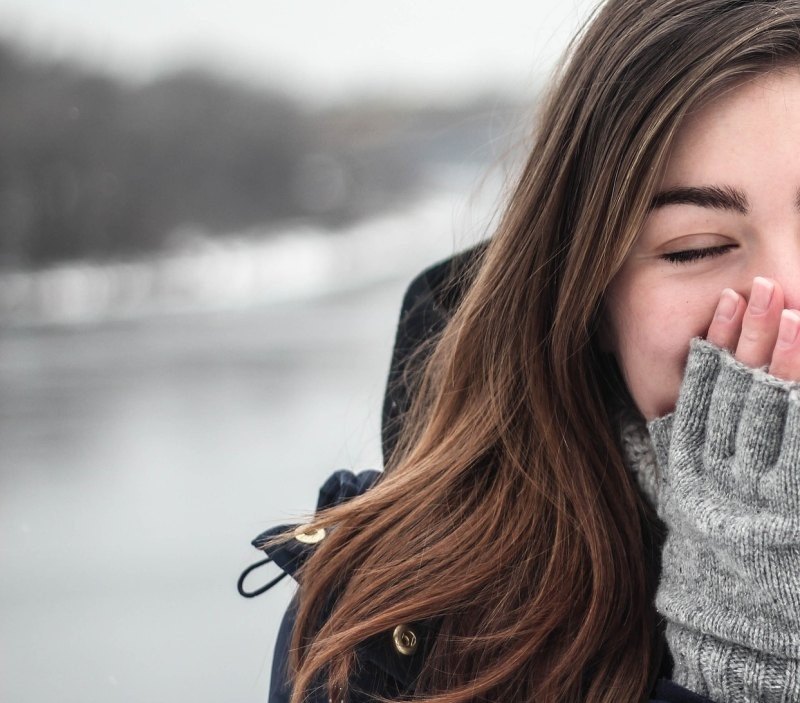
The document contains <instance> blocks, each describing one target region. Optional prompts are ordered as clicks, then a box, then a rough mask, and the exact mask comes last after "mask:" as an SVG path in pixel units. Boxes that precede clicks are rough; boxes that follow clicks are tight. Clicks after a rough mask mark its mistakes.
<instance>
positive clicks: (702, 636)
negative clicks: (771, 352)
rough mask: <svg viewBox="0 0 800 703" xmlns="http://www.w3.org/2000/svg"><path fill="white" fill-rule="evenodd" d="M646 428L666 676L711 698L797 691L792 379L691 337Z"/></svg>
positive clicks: (797, 389) (798, 489)
mask: <svg viewBox="0 0 800 703" xmlns="http://www.w3.org/2000/svg"><path fill="white" fill-rule="evenodd" d="M647 429H648V430H649V433H650V437H651V438H652V444H653V448H654V450H655V457H656V461H657V468H656V477H655V478H656V480H655V485H654V486H653V487H652V491H651V492H652V494H653V496H652V497H653V498H654V499H655V502H656V505H657V510H658V514H659V517H660V518H661V519H662V520H663V521H664V523H665V525H666V526H667V530H668V532H667V537H666V541H665V543H664V548H663V551H662V565H661V580H660V582H659V587H658V591H657V594H656V608H657V610H658V611H659V613H661V614H662V615H663V616H664V617H665V618H666V620H667V623H666V630H665V636H666V639H667V643H668V645H669V648H670V651H671V653H672V656H673V659H674V661H675V666H674V670H673V680H674V681H675V682H676V683H678V684H680V685H681V686H685V687H686V688H688V689H690V690H692V691H695V692H697V693H699V694H701V695H704V696H707V697H709V698H711V699H712V700H714V701H718V702H719V703H734V702H736V703H739V702H745V701H746V702H748V703H749V702H752V701H759V702H763V703H773V702H774V703H779V702H780V703H786V702H788V701H800V384H797V383H790V382H786V381H782V380H780V379H778V378H776V377H774V376H772V375H770V374H769V373H767V372H766V371H765V370H764V369H752V368H749V367H747V366H745V365H743V364H741V363H740V362H738V361H737V360H736V359H734V358H733V356H731V355H730V354H729V353H728V352H727V351H725V350H723V349H720V348H718V347H716V346H715V345H713V344H711V343H710V342H707V341H705V340H702V339H700V338H695V339H693V340H692V341H691V344H690V352H689V356H688V360H687V364H686V370H685V372H684V376H683V383H682V385H681V389H680V393H679V397H678V401H677V403H676V406H675V410H674V412H672V413H670V414H668V415H665V416H664V417H660V418H657V419H655V420H652V421H651V422H649V423H648V424H647ZM640 483H641V479H640ZM650 483H651V484H652V483H653V482H652V481H651V482H650Z"/></svg>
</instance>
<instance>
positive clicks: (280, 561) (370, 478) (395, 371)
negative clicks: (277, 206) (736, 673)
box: [239, 243, 713, 703]
mask: <svg viewBox="0 0 800 703" xmlns="http://www.w3.org/2000/svg"><path fill="white" fill-rule="evenodd" d="M484 250H485V243H482V244H479V245H478V246H476V247H473V248H472V249H469V250H467V251H465V252H462V253H461V254H458V255H456V256H454V257H451V258H450V259H447V260H446V261H443V262H440V263H438V264H435V265H434V266H431V267H429V268H428V269H426V270H425V271H423V272H422V273H421V274H419V275H418V276H417V277H416V278H415V279H414V280H413V281H412V282H411V284H410V286H409V287H408V290H407V291H406V294H405V296H404V298H403V303H402V308H401V312H400V320H399V324H398V328H397V334H396V339H395V346H394V351H393V353H392V361H391V366H390V371H389V378H388V383H387V391H386V394H385V397H384V404H383V418H382V428H381V432H382V442H383V455H384V459H386V458H387V457H388V456H389V454H390V453H391V451H392V449H393V448H394V445H395V442H396V439H397V434H398V428H399V425H400V424H401V421H402V416H403V413H404V412H405V411H406V410H407V409H408V405H409V400H410V393H411V389H409V388H406V387H405V386H403V385H402V384H401V383H400V379H401V378H402V374H403V371H404V369H405V367H406V363H407V361H408V359H409V356H410V354H411V352H412V351H413V350H415V349H416V348H417V347H418V346H419V345H420V343H421V342H422V341H424V340H425V339H427V338H428V337H430V335H432V334H434V333H436V332H438V331H439V330H441V329H442V327H443V326H444V324H445V322H446V320H447V318H448V316H449V314H450V312H451V311H452V310H453V309H454V307H455V305H456V304H457V303H458V300H459V298H460V294H461V290H460V288H459V287H458V281H459V280H461V276H459V275H458V274H460V273H461V272H462V271H463V270H464V267H465V266H466V265H469V264H470V263H472V262H473V261H474V259H475V257H479V256H481V255H482V253H483V251H484ZM379 476H380V473H379V472H378V471H372V470H368V471H363V472H361V473H359V474H353V473H352V472H350V471H346V470H340V471H336V472H334V473H333V474H332V475H331V476H330V477H329V478H328V479H327V481H325V483H324V484H323V486H322V487H321V489H320V492H319V499H318V501H317V510H320V509H322V508H326V507H329V506H332V505H336V504H338V503H341V502H342V501H345V500H347V499H349V498H351V497H353V496H355V495H359V494H361V493H363V492H364V491H366V490H368V489H369V488H370V487H371V486H372V485H373V484H374V482H375V481H376V480H377V479H378V478H379ZM296 528H299V529H300V530H302V527H301V526H297V525H278V526H276V527H274V528H271V529H269V530H267V531H266V532H264V533H262V534H261V535H259V536H258V537H256V538H255V539H254V540H253V542H252V544H253V546H255V547H256V548H257V549H261V550H262V551H264V553H265V554H266V559H264V560H263V561H262V562H259V563H258V564H256V565H254V566H253V567H251V569H253V568H255V567H258V566H261V565H263V564H265V563H267V562H272V563H273V564H274V565H275V566H276V567H277V568H278V571H277V572H276V573H277V577H276V578H275V579H274V581H277V580H279V579H280V578H282V577H284V576H285V575H287V574H288V575H290V576H294V574H295V572H296V571H297V569H298V568H299V567H300V566H301V565H302V564H303V562H304V561H305V559H306V558H307V557H308V556H309V555H310V554H311V553H312V552H313V550H314V546H315V545H314V543H309V541H308V540H302V541H301V540H298V539H294V540H290V541H289V542H286V543H284V544H282V545H279V546H277V547H274V546H273V547H266V546H265V544H264V543H265V541H266V540H267V539H268V538H269V537H271V536H273V535H275V534H278V533H282V532H284V531H286V530H287V529H296ZM251 569H248V570H247V571H245V573H244V574H242V578H241V579H240V581H239V590H240V592H241V593H242V594H243V595H254V594H257V593H261V592H263V591H265V590H268V588H269V586H271V585H272V583H270V584H268V585H267V586H266V587H262V588H261V589H259V590H258V591H257V592H255V593H253V592H248V591H246V590H245V589H244V580H245V578H246V577H247V575H248V574H249V572H250V571H251ZM274 581H273V582H274ZM330 605H331V604H329V605H328V607H330ZM294 606H295V602H294V600H293V601H292V603H291V604H290V605H289V607H288V609H287V611H286V614H285V615H284V617H283V620H282V622H281V625H280V629H279V632H278V639H277V643H276V646H275V654H274V657H273V662H272V679H271V682H270V691H269V701H268V703H287V701H288V700H289V694H290V685H289V683H288V679H287V659H288V650H289V642H290V639H291V633H292V628H293V626H294V617H295V610H294ZM408 627H409V628H410V629H411V632H413V635H412V637H413V638H414V640H415V641H414V642H413V647H407V646H406V647H404V646H403V642H404V641H403V640H402V639H400V640H399V642H398V641H397V638H396V637H395V634H396V633H395V632H386V633H385V634H384V635H383V636H379V637H375V638H372V640H370V641H368V642H365V643H364V644H363V645H362V646H361V647H360V649H359V652H358V659H359V661H360V663H361V666H360V667H359V671H358V673H357V674H355V676H356V678H355V679H354V680H353V681H352V682H351V686H350V693H349V698H348V701H350V703H365V702H366V701H370V700H373V696H375V695H381V696H387V697H390V698H391V697H399V696H403V695H404V694H408V693H409V692H410V691H412V690H413V685H414V681H415V680H416V678H417V676H418V675H419V672H420V671H421V669H422V663H423V662H424V660H425V655H426V652H427V651H428V644H429V643H430V642H431V641H432V640H433V635H434V634H435V630H436V623H435V622H416V623H409V624H408ZM401 634H402V633H401ZM405 643H406V644H408V641H405ZM659 643H660V647H659V651H658V652H657V657H660V665H659V666H658V668H657V669H655V670H654V671H655V673H654V676H653V677H652V681H651V683H652V686H651V692H650V698H649V703H713V702H712V701H710V700H709V699H707V698H704V697H702V696H698V695H697V694H695V693H692V692H691V691H688V690H686V689H684V688H682V687H680V686H678V685H676V684H674V683H672V682H671V681H670V680H669V677H670V675H671V673H672V665H673V662H672V659H671V657H670V655H669V651H668V649H667V647H666V643H665V642H664V640H663V633H662V634H661V636H660V638H659ZM370 694H372V695H370ZM307 703H329V700H328V696H327V693H326V692H325V690H324V687H320V690H318V691H316V692H313V693H312V694H311V696H310V697H309V698H307Z"/></svg>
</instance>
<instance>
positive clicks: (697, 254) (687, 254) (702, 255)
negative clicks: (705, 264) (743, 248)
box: [658, 244, 736, 264]
mask: <svg viewBox="0 0 800 703" xmlns="http://www.w3.org/2000/svg"><path fill="white" fill-rule="evenodd" d="M735 247H736V244H723V245H722V246H719V247H709V248H707V249H686V250H685V251H671V252H669V253H668V254H661V256H659V257H658V258H659V259H663V260H664V261H669V262H670V263H673V264H685V263H688V262H690V261H697V260H699V259H708V258H711V257H714V256H720V255H721V254H724V253H725V252H727V251H728V250H729V249H734V248H735Z"/></svg>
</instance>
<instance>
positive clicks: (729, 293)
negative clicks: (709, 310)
mask: <svg viewBox="0 0 800 703" xmlns="http://www.w3.org/2000/svg"><path fill="white" fill-rule="evenodd" d="M746 307H747V303H746V302H745V299H744V298H743V297H742V296H741V295H739V294H738V293H737V292H736V291H735V290H732V289H731V288H726V289H725V290H724V291H722V295H721V296H720V299H719V303H718V304H717V309H716V311H715V312H714V319H713V320H712V322H711V326H710V327H709V328H708V334H707V335H706V339H707V340H708V341H709V342H711V343H712V344H716V345H717V346H718V347H721V348H722V349H727V350H728V351H729V352H731V353H733V352H734V351H735V349H736V345H737V344H738V343H739V335H740V334H741V330H742V318H743V316H744V311H745V308H746Z"/></svg>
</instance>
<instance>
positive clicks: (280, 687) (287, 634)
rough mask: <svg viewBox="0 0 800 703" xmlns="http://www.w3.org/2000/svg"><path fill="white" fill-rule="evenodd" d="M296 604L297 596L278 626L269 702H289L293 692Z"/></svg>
mask: <svg viewBox="0 0 800 703" xmlns="http://www.w3.org/2000/svg"><path fill="white" fill-rule="evenodd" d="M296 605H297V598H296V597H294V598H292V601H291V602H290V603H289V607H288V608H287V609H286V612H285V613H284V614H283V619H282V620H281V624H280V627H279V628H278V639H277V641H276V642H275V653H274V654H273V656H272V675H271V677H270V682H269V699H268V703H289V698H290V696H291V692H292V689H291V685H290V684H289V642H290V641H291V639H292V629H293V628H294V616H295V607H296Z"/></svg>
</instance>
